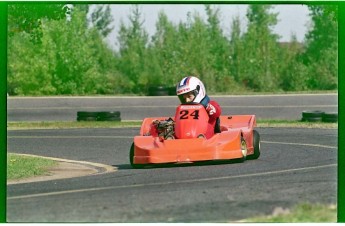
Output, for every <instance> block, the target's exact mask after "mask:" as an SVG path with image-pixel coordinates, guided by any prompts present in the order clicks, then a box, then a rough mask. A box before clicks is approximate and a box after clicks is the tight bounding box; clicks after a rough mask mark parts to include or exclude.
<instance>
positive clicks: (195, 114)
mask: <svg viewBox="0 0 345 226" xmlns="http://www.w3.org/2000/svg"><path fill="white" fill-rule="evenodd" d="M180 115H181V116H180V119H188V118H189V116H193V119H199V110H195V111H193V112H192V113H190V114H189V111H188V110H182V111H180Z"/></svg>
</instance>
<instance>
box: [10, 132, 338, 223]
mask: <svg viewBox="0 0 345 226" xmlns="http://www.w3.org/2000/svg"><path fill="white" fill-rule="evenodd" d="M138 130H139V129H138V128H122V129H69V130H31V131H8V151H9V152H17V153H27V154H35V155H43V156H50V157H56V158H65V159H72V160H78V161H89V162H97V163H102V164H107V165H113V166H114V167H117V168H118V171H116V172H112V173H107V174H102V175H94V176H86V177H81V178H71V179H63V180H56V181H46V182H35V183H27V184H18V185H9V186H8V194H7V195H8V200H7V220H8V222H127V223H128V222H234V221H238V220H241V219H244V218H247V217H251V216H257V215H261V214H270V213H272V211H273V210H274V208H276V207H283V208H289V207H291V206H293V205H295V204H297V203H301V202H312V203H336V202H337V197H336V195H337V130H334V129H293V128H258V131H259V133H260V135H261V140H262V143H261V149H262V154H261V156H260V158H259V159H258V160H248V161H246V162H244V163H222V164H211V163H210V164H204V165H200V164H197V165H176V166H171V167H160V168H149V169H142V170H137V169H131V167H130V165H129V160H128V152H129V148H130V145H131V143H132V140H133V136H134V135H136V134H137V133H138Z"/></svg>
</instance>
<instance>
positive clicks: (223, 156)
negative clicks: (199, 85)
mask: <svg viewBox="0 0 345 226" xmlns="http://www.w3.org/2000/svg"><path fill="white" fill-rule="evenodd" d="M208 119H209V116H208V114H207V112H206V110H205V108H204V107H203V106H202V105H200V104H181V105H179V106H177V108H176V113H175V117H174V118H171V117H170V118H168V117H158V118H145V119H144V120H143V122H142V125H141V128H140V135H139V136H135V137H134V142H133V144H132V146H131V149H130V154H129V158H130V164H131V166H132V167H133V168H142V167H144V166H148V165H153V164H166V163H194V162H199V161H209V160H235V159H236V160H240V161H241V162H242V161H244V160H246V159H257V158H259V156H260V136H259V133H258V132H257V131H256V130H254V127H255V126H256V118H255V115H231V116H220V117H219V123H218V125H217V127H218V129H216V130H218V131H216V133H215V134H214V135H213V136H212V137H211V138H209V139H206V137H205V133H206V130H207V126H208Z"/></svg>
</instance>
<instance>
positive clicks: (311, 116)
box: [302, 111, 325, 122]
mask: <svg viewBox="0 0 345 226" xmlns="http://www.w3.org/2000/svg"><path fill="white" fill-rule="evenodd" d="M324 113H325V112H324V111H302V122H321V121H322V116H323V114H324Z"/></svg>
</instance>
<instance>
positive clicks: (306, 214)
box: [241, 203, 337, 223]
mask: <svg viewBox="0 0 345 226" xmlns="http://www.w3.org/2000/svg"><path fill="white" fill-rule="evenodd" d="M241 222H245V223H253V222H256V223H334V222H337V207H336V206H335V205H325V204H310V203H301V204H299V205H297V206H295V207H293V208H292V209H291V210H289V209H282V208H276V209H275V210H274V211H273V214H272V215H271V216H259V217H254V218H250V219H246V220H243V221H241Z"/></svg>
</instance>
